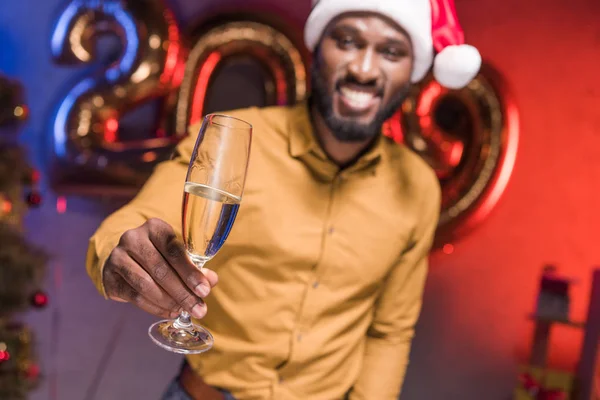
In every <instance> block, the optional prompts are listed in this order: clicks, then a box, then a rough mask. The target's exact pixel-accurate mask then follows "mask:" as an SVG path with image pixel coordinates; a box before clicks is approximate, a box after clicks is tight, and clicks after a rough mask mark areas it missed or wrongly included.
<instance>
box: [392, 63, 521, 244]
mask: <svg viewBox="0 0 600 400" xmlns="http://www.w3.org/2000/svg"><path fill="white" fill-rule="evenodd" d="M385 134H386V135H387V136H389V137H391V138H393V139H395V140H396V141H402V142H404V143H405V144H406V145H407V146H408V147H409V148H411V149H412V150H413V151H415V152H416V153H417V154H419V155H420V156H421V157H422V158H423V159H424V160H425V161H427V162H428V163H429V165H430V166H431V167H433V168H434V170H435V171H436V173H437V176H438V178H439V180H440V183H441V186H442V210H441V215H440V221H439V226H438V234H437V241H438V244H444V243H445V242H446V241H448V240H453V239H455V238H456V237H458V236H460V235H461V234H463V233H465V232H466V231H468V230H470V229H471V228H473V227H475V226H476V225H477V224H478V223H479V222H481V221H482V220H483V219H484V218H485V217H486V216H487V215H488V213H489V212H490V211H491V210H492V208H493V207H494V206H495V204H496V203H497V201H498V200H499V198H500V196H501V195H502V193H503V192H504V190H505V188H506V185H507V183H508V180H509V178H510V175H511V173H512V169H513V166H514V162H515V157H516V150H517V144H518V139H519V122H518V113H517V109H516V107H515V105H514V103H513V102H512V99H511V97H510V93H508V91H507V88H506V85H505V83H504V82H503V80H502V78H501V76H500V75H499V74H498V73H497V72H496V71H495V70H494V69H493V68H492V67H491V66H489V65H487V64H485V65H484V66H483V67H482V69H481V72H480V74H479V75H478V76H477V77H476V78H475V79H474V80H473V81H472V82H471V83H470V84H469V85H468V86H466V87H465V88H463V89H461V90H449V89H445V88H443V87H442V86H440V85H439V84H438V83H437V82H435V80H434V79H433V78H432V77H431V76H429V77H428V78H427V79H426V80H425V81H424V82H423V83H422V84H420V85H418V86H417V87H415V88H414V89H413V91H412V93H411V94H410V96H409V98H408V99H407V100H406V101H405V103H404V104H403V106H402V110H401V112H399V113H398V114H397V115H396V116H395V117H393V118H392V119H391V120H390V121H388V122H387V124H386V127H385Z"/></svg>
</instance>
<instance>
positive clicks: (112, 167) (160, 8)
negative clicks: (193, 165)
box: [51, 0, 186, 193]
mask: <svg viewBox="0 0 600 400" xmlns="http://www.w3.org/2000/svg"><path fill="white" fill-rule="evenodd" d="M103 35H112V36H117V37H118V38H119V40H120V42H121V45H122V51H121V55H120V57H118V59H117V60H116V61H114V60H111V61H112V62H111V63H110V64H109V65H104V66H102V68H101V70H100V71H98V72H97V73H95V74H94V75H93V76H92V77H86V78H84V79H82V80H81V81H79V82H78V83H77V84H76V85H75V86H74V87H73V88H72V89H71V90H70V92H69V93H68V94H67V95H66V97H65V98H64V100H63V101H62V103H61V104H60V107H59V109H58V112H57V113H56V115H55V119H54V124H53V129H52V132H53V140H52V150H53V152H52V153H53V156H54V157H53V161H54V164H55V167H56V169H57V170H58V171H57V172H55V175H54V181H55V182H54V184H55V186H58V187H63V188H64V187H65V186H69V185H75V186H76V190H77V191H79V192H82V191H86V189H91V190H94V189H98V188H99V187H100V190H101V191H102V192H104V193H107V192H106V190H107V189H114V188H119V187H122V188H131V187H137V186H139V185H140V184H142V183H143V182H144V181H145V179H146V178H147V176H148V175H149V173H150V172H151V169H152V167H153V165H154V164H155V163H156V162H157V161H158V160H160V159H162V158H166V157H168V155H169V153H170V151H171V150H172V148H173V145H174V144H175V143H176V142H177V141H178V139H179V138H178V137H176V136H174V135H171V134H170V131H169V130H167V129H165V128H164V126H161V124H163V123H164V122H163V121H164V117H163V116H164V115H165V114H166V113H167V112H168V111H169V100H168V99H169V98H171V99H173V98H174V97H173V96H174V92H175V89H176V88H177V87H178V86H179V84H180V82H181V79H182V76H183V68H184V64H185V58H186V54H185V49H184V46H183V44H182V41H181V34H180V31H179V28H178V26H177V24H176V21H175V19H174V17H173V15H172V13H171V12H170V11H169V10H168V9H167V8H166V7H165V5H164V4H163V3H162V2H161V1H159V0H156V1H139V0H127V1H125V0H123V1H119V0H74V1H72V2H71V3H70V4H69V5H68V6H67V7H66V8H65V9H64V11H63V12H62V14H61V15H60V17H59V18H58V21H57V23H56V25H55V27H54V30H53V33H52V41H51V49H52V55H53V58H54V60H55V62H57V63H59V64H64V65H69V64H81V63H91V62H93V61H97V58H98V57H97V54H96V53H97V51H96V46H97V45H98V39H99V38H100V37H101V36H103ZM107 64H108V63H107ZM169 96H170V97H169ZM156 99H160V100H162V110H161V112H159V113H158V117H159V118H158V120H157V123H156V126H155V127H154V128H153V130H152V132H148V134H147V136H146V137H143V138H137V139H132V140H126V137H125V136H126V135H124V132H122V130H121V129H119V125H120V122H121V118H122V117H123V116H124V114H125V113H127V112H131V111H133V110H135V109H136V108H138V107H139V106H141V105H142V104H144V103H147V102H150V101H151V100H156ZM148 136H149V137H148Z"/></svg>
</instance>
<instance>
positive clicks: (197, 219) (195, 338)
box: [148, 114, 252, 354]
mask: <svg viewBox="0 0 600 400" xmlns="http://www.w3.org/2000/svg"><path fill="white" fill-rule="evenodd" d="M251 141H252V126H251V125H250V124H249V123H247V122H245V121H242V120H240V119H237V118H234V117H230V116H226V115H221V114H209V115H207V116H206V117H205V118H204V121H203V123H202V127H201V128H200V133H199V134H198V139H197V140H196V145H195V146H194V151H193V153H192V157H191V159H190V165H189V167H188V173H187V176H186V180H185V183H184V185H183V207H182V211H183V212H182V234H183V240H184V243H185V246H186V250H187V253H188V256H189V258H190V260H191V261H192V262H193V263H194V265H196V267H198V269H200V270H202V268H203V266H204V264H205V263H206V262H207V261H209V260H210V259H211V258H213V257H214V256H215V254H217V252H218V251H219V249H220V248H221V247H222V246H223V244H224V243H225V240H226V239H227V236H228V235H229V232H230V231H231V227H232V226H233V223H234V221H235V217H236V215H237V212H238V209H239V207H240V203H241V201H242V194H243V192H244V185H245V182H246V173H247V170H248V160H249V157H250V145H251ZM148 334H149V335H150V337H151V338H152V340H153V341H154V342H155V343H156V344H157V345H159V346H160V347H162V348H164V349H166V350H169V351H172V352H175V353H181V354H197V353H203V352H205V351H207V350H209V349H210V348H211V347H212V345H213V342H214V339H213V337H212V335H211V333H210V332H209V331H208V330H206V329H205V328H203V327H202V326H200V325H198V324H196V323H194V322H193V321H192V320H191V317H190V315H189V313H187V312H186V311H183V312H181V314H180V315H179V317H178V318H177V319H175V320H163V321H159V322H156V323H154V324H153V325H152V326H150V329H149V330H148Z"/></svg>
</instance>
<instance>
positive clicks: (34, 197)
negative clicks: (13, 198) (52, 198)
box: [27, 192, 42, 207]
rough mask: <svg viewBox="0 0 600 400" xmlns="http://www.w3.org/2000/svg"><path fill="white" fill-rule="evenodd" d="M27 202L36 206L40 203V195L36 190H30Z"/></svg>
mask: <svg viewBox="0 0 600 400" xmlns="http://www.w3.org/2000/svg"><path fill="white" fill-rule="evenodd" d="M27 204H29V205H30V206H31V207H38V206H39V205H40V204H42V195H40V194H39V193H37V192H31V193H29V194H28V195H27Z"/></svg>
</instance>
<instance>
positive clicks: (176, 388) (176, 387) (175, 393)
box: [161, 361, 236, 400]
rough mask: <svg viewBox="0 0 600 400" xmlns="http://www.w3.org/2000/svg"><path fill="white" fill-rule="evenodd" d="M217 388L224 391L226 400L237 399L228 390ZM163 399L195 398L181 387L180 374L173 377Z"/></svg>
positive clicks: (183, 399) (180, 399)
mask: <svg viewBox="0 0 600 400" xmlns="http://www.w3.org/2000/svg"><path fill="white" fill-rule="evenodd" d="M183 366H185V361H184V363H183V365H182V368H183ZM215 389H217V390H218V391H219V392H221V393H223V396H225V400H236V399H235V397H233V395H232V394H231V393H229V392H227V391H226V390H223V389H219V388H215ZM161 400H194V399H192V398H191V397H190V396H189V395H188V394H187V393H186V391H185V390H184V389H183V387H181V384H180V383H179V376H177V377H175V379H173V381H171V383H170V384H169V387H167V390H166V391H165V393H164V394H163V396H162V397H161Z"/></svg>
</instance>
